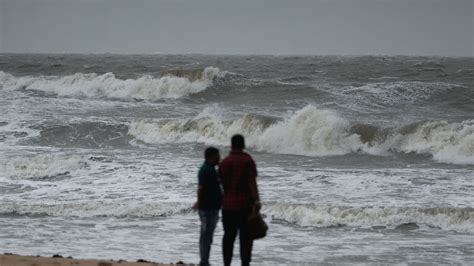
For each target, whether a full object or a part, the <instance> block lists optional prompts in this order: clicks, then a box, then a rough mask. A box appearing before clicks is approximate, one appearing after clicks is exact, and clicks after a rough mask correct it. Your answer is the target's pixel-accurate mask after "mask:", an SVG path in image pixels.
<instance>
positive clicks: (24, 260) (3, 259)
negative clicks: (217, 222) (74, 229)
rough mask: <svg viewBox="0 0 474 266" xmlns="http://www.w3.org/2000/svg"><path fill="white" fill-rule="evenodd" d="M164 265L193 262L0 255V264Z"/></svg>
mask: <svg viewBox="0 0 474 266" xmlns="http://www.w3.org/2000/svg"><path fill="white" fill-rule="evenodd" d="M164 265H192V264H183V263H179V262H178V263H177V264H163V263H157V262H148V261H143V262H128V261H123V260H121V261H112V260H95V259H73V258H63V257H49V258H46V257H39V256H20V255H14V254H12V255H0V266H164Z"/></svg>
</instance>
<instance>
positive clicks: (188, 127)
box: [128, 105, 474, 164]
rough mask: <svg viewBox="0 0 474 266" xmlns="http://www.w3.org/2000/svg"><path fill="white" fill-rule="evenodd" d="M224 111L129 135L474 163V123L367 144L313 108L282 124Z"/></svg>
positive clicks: (396, 133) (428, 127)
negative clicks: (238, 140)
mask: <svg viewBox="0 0 474 266" xmlns="http://www.w3.org/2000/svg"><path fill="white" fill-rule="evenodd" d="M216 113H217V114H216ZM218 113H219V112H218V111H216V110H212V111H210V110H209V109H205V110H204V111H203V112H202V113H201V114H199V115H198V116H196V117H194V118H191V119H161V120H158V121H155V122H150V121H134V122H132V123H131V125H130V127H129V131H128V134H130V135H132V136H133V137H135V138H136V139H138V140H141V141H144V142H148V143H169V142H178V143H181V142H200V143H207V144H217V145H228V142H229V139H230V137H231V136H232V135H234V134H237V133H239V134H243V135H244V136H245V137H246V141H247V146H248V147H250V148H254V149H256V150H260V151H267V152H272V153H283V154H297V155H308V156H330V155H344V154H348V153H353V152H364V153H368V154H386V153H388V152H401V153H411V152H414V153H419V154H431V155H432V156H433V158H434V159H435V160H437V161H439V162H443V163H453V164H474V121H464V122H461V123H448V122H445V121H427V122H421V123H418V124H416V126H414V127H413V128H412V129H411V130H409V131H407V130H406V129H405V128H404V127H401V128H390V129H379V131H380V132H381V133H383V134H384V136H383V137H382V138H373V137H372V139H369V140H368V141H362V139H365V138H366V137H365V136H361V135H359V134H357V133H354V132H353V131H352V130H351V126H352V125H351V123H350V122H349V121H348V120H346V119H344V118H342V117H340V116H338V115H337V114H336V113H334V112H331V111H327V110H320V109H318V108H316V107H314V106H311V105H310V106H306V107H304V108H303V109H301V110H298V111H296V112H294V113H293V114H292V115H291V116H289V117H288V118H286V119H284V120H279V121H277V120H276V119H271V118H268V117H262V116H256V115H250V114H246V115H244V116H242V117H240V118H238V119H230V120H226V119H224V118H222V117H220V116H219V115H218ZM360 134H362V133H360Z"/></svg>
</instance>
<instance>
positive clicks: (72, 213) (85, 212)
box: [0, 201, 191, 217]
mask: <svg viewBox="0 0 474 266" xmlns="http://www.w3.org/2000/svg"><path fill="white" fill-rule="evenodd" d="M190 211H191V203H173V202H170V203H168V202H167V203H152V202H120V201H114V202H78V203H50V204H31V205H21V204H1V205H0V214H17V215H48V216H62V217H97V216H106V217H157V216H171V215H175V214H180V213H186V212H190Z"/></svg>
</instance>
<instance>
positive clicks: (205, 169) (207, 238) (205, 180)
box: [193, 147, 222, 265]
mask: <svg viewBox="0 0 474 266" xmlns="http://www.w3.org/2000/svg"><path fill="white" fill-rule="evenodd" d="M204 158H205V161H204V163H203V164H202V166H201V168H200V169H199V173H198V190H197V201H196V203H195V204H194V206H193V208H194V209H198V212H199V219H200V221H201V233H200V237H199V254H200V257H201V261H200V263H199V265H209V254H210V252H211V244H212V238H213V235H214V230H215V229H216V225H217V221H218V220H219V210H220V208H221V205H222V190H221V187H220V183H219V180H218V177H217V172H216V168H215V167H216V165H217V164H219V160H220V155H219V150H218V149H216V148H214V147H209V148H207V149H206V150H205V152H204Z"/></svg>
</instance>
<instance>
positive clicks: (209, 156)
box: [204, 147, 221, 165]
mask: <svg viewBox="0 0 474 266" xmlns="http://www.w3.org/2000/svg"><path fill="white" fill-rule="evenodd" d="M204 158H205V159H206V162H207V163H209V164H211V165H217V164H219V160H220V159H221V158H220V154H219V150H218V149H216V148H214V147H209V148H207V149H206V150H205V151H204Z"/></svg>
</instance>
